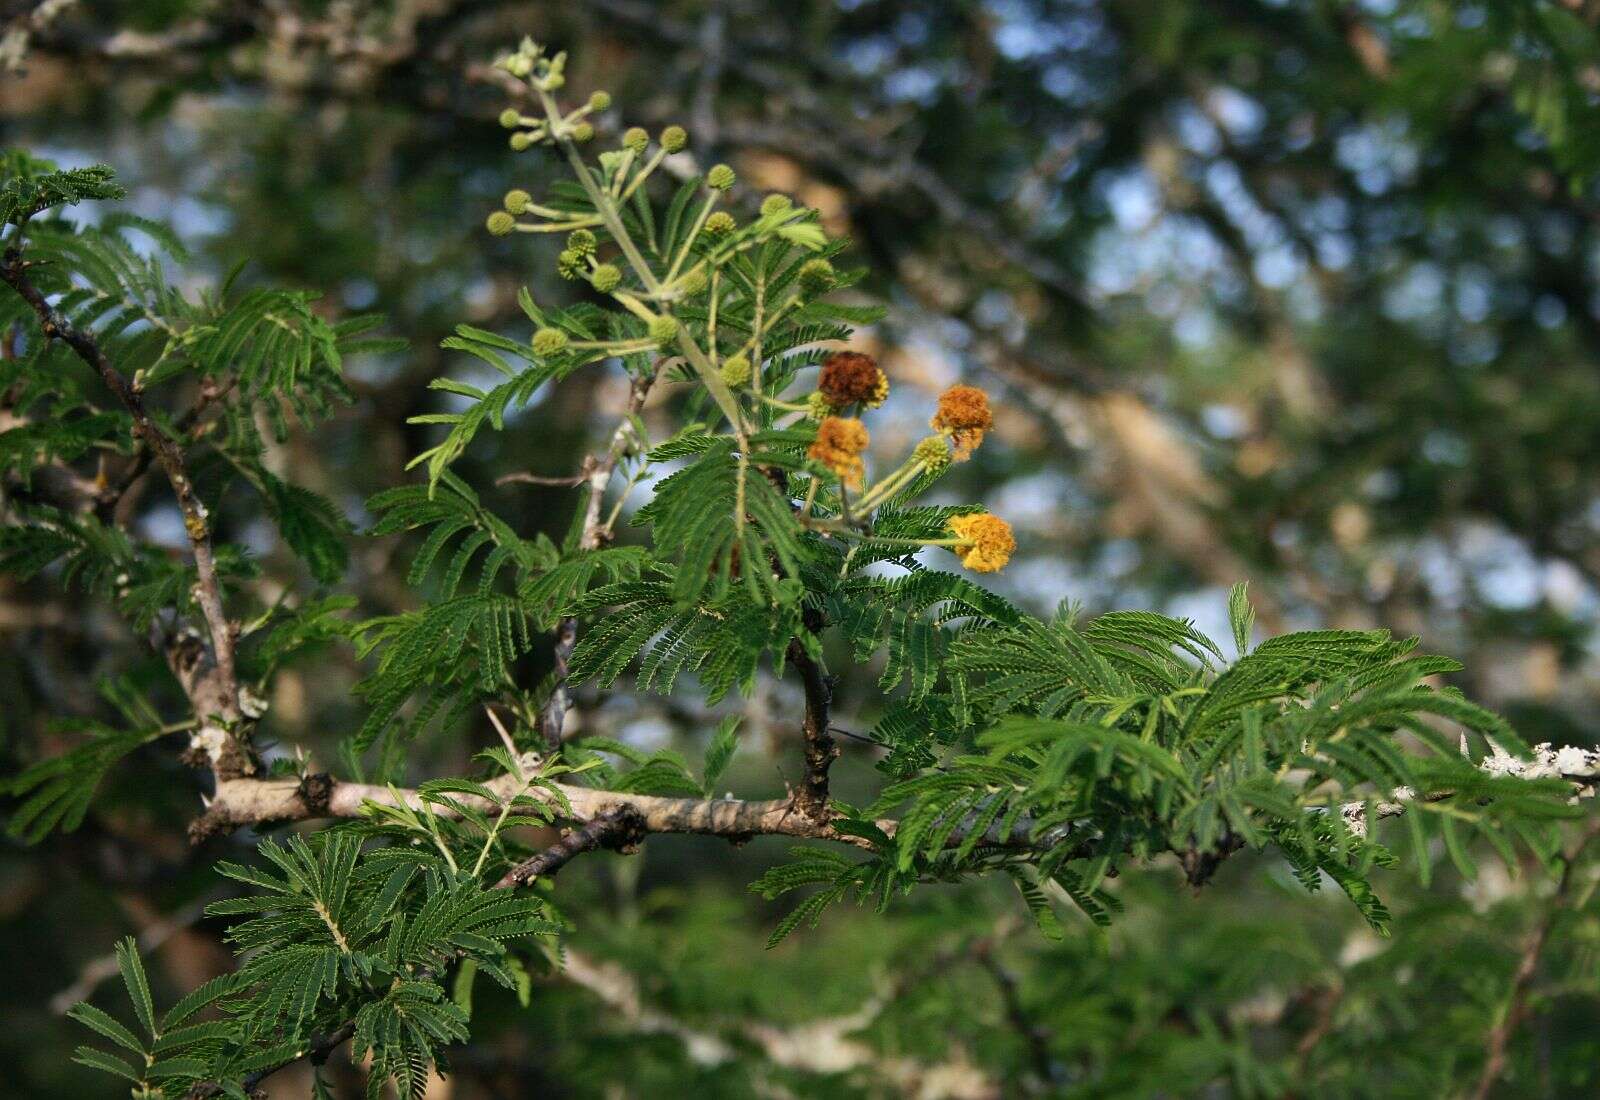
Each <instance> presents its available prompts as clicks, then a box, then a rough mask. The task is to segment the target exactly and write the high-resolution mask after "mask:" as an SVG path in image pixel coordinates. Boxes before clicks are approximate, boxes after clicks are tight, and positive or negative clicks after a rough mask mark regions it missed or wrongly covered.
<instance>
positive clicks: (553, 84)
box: [544, 73, 567, 92]
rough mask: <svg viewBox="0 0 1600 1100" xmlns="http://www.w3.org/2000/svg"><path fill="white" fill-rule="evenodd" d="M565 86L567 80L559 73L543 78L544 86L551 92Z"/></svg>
mask: <svg viewBox="0 0 1600 1100" xmlns="http://www.w3.org/2000/svg"><path fill="white" fill-rule="evenodd" d="M566 84H567V78H566V77H565V76H563V75H562V74H560V73H551V74H550V75H549V76H547V77H545V78H544V86H545V87H546V88H547V89H549V90H550V91H552V92H553V91H555V90H556V89H557V88H564V87H566Z"/></svg>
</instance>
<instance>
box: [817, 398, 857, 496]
mask: <svg viewBox="0 0 1600 1100" xmlns="http://www.w3.org/2000/svg"><path fill="white" fill-rule="evenodd" d="M867 442H868V436H867V428H866V425H865V424H863V423H861V421H859V420H857V419H855V418H854V417H843V416H830V417H827V418H826V419H824V420H823V421H822V423H821V424H818V425H817V438H816V441H815V442H813V443H812V444H811V447H810V449H809V450H807V451H806V454H807V455H808V456H809V457H811V458H814V459H816V460H817V461H818V462H820V463H822V464H823V465H824V466H826V467H827V468H828V469H830V470H832V471H833V472H834V473H835V474H837V475H838V477H839V480H840V481H842V482H844V483H845V484H846V485H848V486H849V487H850V488H852V489H859V488H861V479H862V478H863V477H864V476H865V474H866V466H865V465H864V464H863V463H862V461H861V455H862V453H863V452H864V451H866V449H867Z"/></svg>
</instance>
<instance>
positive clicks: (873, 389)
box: [817, 351, 889, 409]
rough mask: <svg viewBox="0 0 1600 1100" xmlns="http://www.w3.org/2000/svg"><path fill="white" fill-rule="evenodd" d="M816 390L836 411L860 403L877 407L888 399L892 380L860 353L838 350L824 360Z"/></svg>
mask: <svg viewBox="0 0 1600 1100" xmlns="http://www.w3.org/2000/svg"><path fill="white" fill-rule="evenodd" d="M817 389H818V390H819V391H820V392H821V393H822V396H823V397H825V398H827V399H828V404H830V405H832V406H833V407H834V408H836V409H842V408H845V407H846V406H848V405H854V404H856V403H857V402H860V403H861V404H863V405H866V406H868V407H869V408H873V409H875V408H877V407H878V406H879V405H881V404H883V399H884V398H886V397H888V396H889V378H888V376H887V375H885V374H884V373H883V371H881V370H879V369H878V361H877V360H876V359H874V358H872V356H870V355H863V354H862V353H861V352H859V351H836V352H834V353H833V354H832V355H830V356H828V357H827V358H826V359H824V360H823V361H822V375H821V377H819V378H818V379H817Z"/></svg>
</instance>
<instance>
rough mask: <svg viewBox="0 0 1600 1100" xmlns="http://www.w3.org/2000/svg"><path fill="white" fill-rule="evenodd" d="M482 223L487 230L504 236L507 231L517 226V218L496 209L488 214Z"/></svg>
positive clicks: (498, 235)
mask: <svg viewBox="0 0 1600 1100" xmlns="http://www.w3.org/2000/svg"><path fill="white" fill-rule="evenodd" d="M484 225H485V226H486V227H487V228H488V230H489V232H491V233H493V234H494V235H495V236H496V237H504V236H505V235H506V234H507V233H509V232H511V231H512V230H513V229H515V228H516V227H517V219H516V218H513V217H512V216H511V215H510V214H508V213H506V212H505V211H504V210H496V211H495V212H494V213H493V214H490V215H489V218H488V220H487V221H485V222H484Z"/></svg>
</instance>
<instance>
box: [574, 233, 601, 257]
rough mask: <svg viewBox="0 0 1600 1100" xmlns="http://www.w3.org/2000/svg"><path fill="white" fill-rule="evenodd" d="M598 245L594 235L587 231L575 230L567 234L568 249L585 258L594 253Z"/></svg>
mask: <svg viewBox="0 0 1600 1100" xmlns="http://www.w3.org/2000/svg"><path fill="white" fill-rule="evenodd" d="M597 243H598V242H597V241H596V240H595V236H594V234H593V233H591V232H589V231H588V230H587V229H574V230H573V231H572V232H571V233H568V234H567V247H568V248H570V249H572V251H574V252H578V253H581V254H583V255H585V256H588V255H590V254H592V253H593V252H594V249H595V245H596V244H597Z"/></svg>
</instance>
